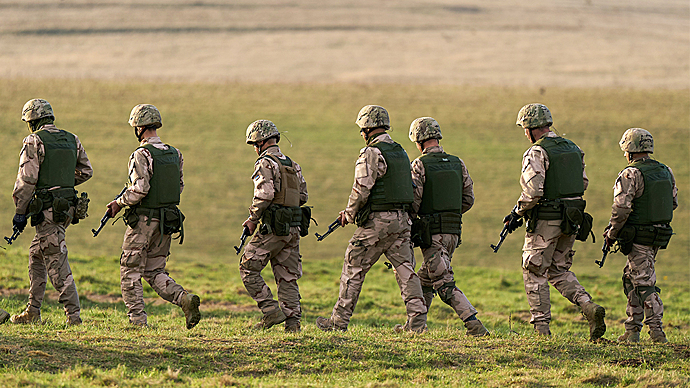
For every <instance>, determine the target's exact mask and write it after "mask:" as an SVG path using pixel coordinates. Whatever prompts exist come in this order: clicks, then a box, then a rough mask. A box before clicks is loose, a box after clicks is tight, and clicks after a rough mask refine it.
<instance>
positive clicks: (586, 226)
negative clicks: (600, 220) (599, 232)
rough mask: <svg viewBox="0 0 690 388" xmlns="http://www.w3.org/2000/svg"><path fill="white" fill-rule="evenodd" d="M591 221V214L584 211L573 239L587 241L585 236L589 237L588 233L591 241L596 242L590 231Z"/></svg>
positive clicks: (592, 218)
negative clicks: (580, 223)
mask: <svg viewBox="0 0 690 388" xmlns="http://www.w3.org/2000/svg"><path fill="white" fill-rule="evenodd" d="M593 222H594V217H592V215H591V214H589V213H587V212H584V213H583V217H582V225H581V226H580V230H579V231H578V232H577V236H576V237H575V239H576V240H580V241H587V237H589V235H590V234H591V235H592V242H593V243H595V242H597V241H596V239H595V238H594V233H592V224H593Z"/></svg>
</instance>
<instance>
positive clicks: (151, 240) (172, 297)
mask: <svg viewBox="0 0 690 388" xmlns="http://www.w3.org/2000/svg"><path fill="white" fill-rule="evenodd" d="M147 221H148V217H147V216H145V215H143V214H142V215H139V222H138V223H137V225H136V227H135V228H130V227H129V226H128V227H127V230H126V231H125V238H124V242H123V243H122V255H121V256H120V288H121V290H122V299H123V300H124V301H125V306H127V316H128V317H129V321H130V322H131V323H134V324H145V323H146V318H147V316H146V311H145V310H144V287H143V286H142V284H141V278H142V277H143V278H144V280H146V282H148V283H149V285H150V286H151V288H153V290H154V291H156V293H158V295H160V297H161V298H163V299H165V300H167V301H168V302H170V303H173V304H175V305H178V306H179V305H180V299H181V297H182V296H184V295H183V294H184V293H185V289H184V288H182V286H180V285H179V284H177V283H175V280H173V279H172V278H171V277H170V276H168V272H167V271H166V270H165V264H166V261H167V259H168V255H169V254H170V240H171V238H170V235H166V234H164V235H163V238H162V239H161V233H160V227H159V222H158V220H157V219H153V220H151V223H150V224H149V225H146V222H147Z"/></svg>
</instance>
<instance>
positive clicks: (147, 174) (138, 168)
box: [117, 148, 153, 207]
mask: <svg viewBox="0 0 690 388" xmlns="http://www.w3.org/2000/svg"><path fill="white" fill-rule="evenodd" d="M152 165H153V158H152V157H151V153H150V152H149V151H148V150H147V149H146V148H138V149H137V150H136V151H134V153H132V155H131V156H130V157H129V163H128V168H129V186H128V187H127V190H125V192H124V193H123V194H122V196H121V197H120V198H118V199H117V204H118V205H119V206H120V207H125V206H132V205H136V204H137V203H139V201H141V200H142V199H143V198H144V197H145V196H146V194H148V193H149V190H150V189H151V185H150V180H151V176H152V175H153V168H152Z"/></svg>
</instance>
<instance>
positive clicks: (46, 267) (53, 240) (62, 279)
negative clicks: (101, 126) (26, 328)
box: [12, 124, 93, 320]
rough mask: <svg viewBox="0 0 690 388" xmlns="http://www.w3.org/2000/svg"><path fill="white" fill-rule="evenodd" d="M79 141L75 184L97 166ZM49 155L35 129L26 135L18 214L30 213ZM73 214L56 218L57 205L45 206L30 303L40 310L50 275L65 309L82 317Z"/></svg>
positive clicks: (34, 246)
mask: <svg viewBox="0 0 690 388" xmlns="http://www.w3.org/2000/svg"><path fill="white" fill-rule="evenodd" d="M40 129H43V130H46V131H48V132H57V131H58V129H57V128H56V127H55V126H54V125H52V124H49V125H44V126H42V127H41V128H39V130H40ZM75 140H76V143H77V165H76V170H75V171H74V184H75V185H79V184H82V183H84V182H86V181H87V180H88V179H89V178H91V176H93V169H92V168H91V163H90V162H89V158H88V156H87V155H86V151H84V147H83V146H82V144H81V142H80V141H79V138H78V137H77V136H76V135H75ZM44 158H45V148H44V146H43V142H42V141H41V138H40V137H39V136H38V135H37V134H36V133H32V134H30V135H29V136H27V137H26V138H24V144H23V147H22V150H21V153H20V154H19V172H18V173H17V180H16V182H15V184H14V190H13V191H12V198H13V199H14V204H15V206H16V213H17V214H26V212H27V207H28V205H29V202H30V201H31V198H32V196H33V193H34V190H35V188H36V184H37V182H38V173H39V170H40V168H41V164H42V163H43V160H44ZM68 213H69V215H70V217H68V219H67V220H66V221H65V222H63V223H59V224H58V223H55V222H53V208H48V209H45V210H43V215H44V216H45V219H44V221H43V222H41V223H40V224H38V225H36V236H35V237H34V239H33V241H32V242H31V247H30V248H29V282H30V285H29V303H28V307H27V308H28V310H29V311H30V312H32V313H35V314H38V313H39V312H40V309H41V304H42V303H43V297H44V296H45V290H46V276H47V277H48V278H49V279H50V282H51V283H52V285H53V287H55V290H57V291H58V293H59V294H60V296H59V301H60V303H62V304H63V305H64V307H65V313H66V314H67V316H68V317H69V318H70V319H71V320H72V319H76V318H79V312H80V307H79V295H78V294H77V286H76V284H75V282H74V276H72V270H71V269H70V265H69V261H68V260H67V244H66V243H65V230H66V229H67V227H68V226H69V225H70V223H71V221H72V217H74V206H72V207H71V208H70V209H69V211H68Z"/></svg>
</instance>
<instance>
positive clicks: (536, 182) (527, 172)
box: [517, 131, 589, 216]
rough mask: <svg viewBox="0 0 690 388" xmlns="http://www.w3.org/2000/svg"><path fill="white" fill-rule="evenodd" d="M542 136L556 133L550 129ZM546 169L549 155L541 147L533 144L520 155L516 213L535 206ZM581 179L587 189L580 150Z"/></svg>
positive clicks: (583, 162) (521, 212) (541, 188)
mask: <svg viewBox="0 0 690 388" xmlns="http://www.w3.org/2000/svg"><path fill="white" fill-rule="evenodd" d="M544 136H548V137H558V135H556V134H555V133H553V132H551V131H549V132H548V133H547V134H545V135H544ZM578 148H579V147H578ZM580 152H582V149H580ZM548 169H549V156H548V155H547V153H546V151H545V150H544V149H543V148H542V147H540V146H538V145H533V146H532V147H530V148H529V149H528V150H527V151H525V153H524V155H522V174H521V175H520V186H521V187H522V193H521V194H520V198H518V201H517V205H518V210H517V214H518V215H521V216H522V215H524V214H525V212H526V211H527V210H529V209H532V208H533V207H535V206H536V205H537V203H538V202H539V200H540V199H541V197H542V196H543V195H544V179H545V178H546V170H548ZM582 180H583V181H584V187H585V190H587V185H588V183H589V180H588V179H587V174H586V173H585V153H584V152H582ZM578 198H580V197H578Z"/></svg>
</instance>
